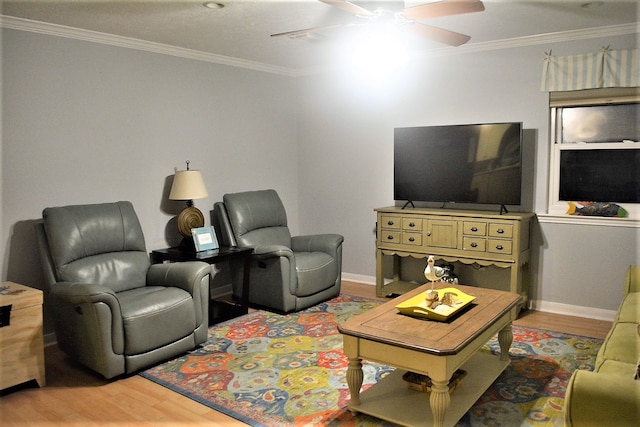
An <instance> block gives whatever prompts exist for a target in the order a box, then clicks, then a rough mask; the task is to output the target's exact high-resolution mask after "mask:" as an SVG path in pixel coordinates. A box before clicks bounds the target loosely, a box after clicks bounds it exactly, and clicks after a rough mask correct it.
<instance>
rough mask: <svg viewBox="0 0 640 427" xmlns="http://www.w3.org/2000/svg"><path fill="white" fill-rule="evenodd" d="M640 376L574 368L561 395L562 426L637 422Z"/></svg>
mask: <svg viewBox="0 0 640 427" xmlns="http://www.w3.org/2000/svg"><path fill="white" fill-rule="evenodd" d="M639 402H640V380H634V379H633V378H621V377H619V376H614V375H602V374H597V373H594V372H590V371H583V370H578V371H575V372H574V373H573V376H572V377H571V380H570V381H569V384H568V386H567V392H566V396H565V402H564V403H565V426H567V427H572V426H576V427H578V426H593V427H596V426H598V427H599V426H616V427H623V426H634V427H636V426H638V425H640V403H639Z"/></svg>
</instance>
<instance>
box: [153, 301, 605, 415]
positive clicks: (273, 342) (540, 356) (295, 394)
mask: <svg viewBox="0 0 640 427" xmlns="http://www.w3.org/2000/svg"><path fill="white" fill-rule="evenodd" d="M378 304H379V302H377V301H374V300H370V299H366V298H360V297H352V296H347V295H341V296H339V297H337V298H334V299H332V300H330V301H327V302H325V303H322V304H319V305H317V306H314V307H312V308H309V309H307V310H304V311H300V312H298V313H294V314H289V315H280V314H275V313H270V312H267V311H255V312H251V313H249V314H247V315H245V316H242V317H239V318H236V319H234V320H231V321H228V322H225V323H221V324H219V325H215V326H213V327H211V328H210V329H209V338H208V340H207V342H206V343H205V344H204V345H203V346H202V347H200V348H198V349H196V350H194V351H192V352H190V353H188V354H186V355H184V356H182V357H179V358H177V359H174V360H171V361H169V362H166V363H164V364H162V365H159V366H156V367H154V368H151V369H149V370H146V371H144V372H142V373H141V374H140V375H142V376H143V377H144V378H147V379H149V380H151V381H154V382H156V383H158V384H161V385H163V386H165V387H167V388H169V389H171V390H173V391H175V392H177V393H180V394H182V395H184V396H187V397H189V398H191V399H193V400H195V401H198V402H200V403H202V404H204V405H206V406H208V407H210V408H212V409H215V410H216V411H220V412H222V413H224V414H227V415H229V416H231V417H233V418H236V419H238V420H240V421H242V422H244V423H246V424H249V425H251V426H265V427H282V426H361V427H365V426H391V425H393V424H390V423H387V422H384V421H382V420H379V419H377V418H373V417H369V416H366V415H363V414H358V415H356V416H353V415H352V414H351V413H350V412H349V411H348V409H347V407H348V404H349V389H348V387H347V384H346V378H345V376H346V375H345V374H346V370H347V359H346V357H345V356H344V354H343V353H342V336H341V335H340V333H339V332H338V330H337V327H336V325H337V323H339V322H344V321H346V320H348V319H350V318H351V317H353V316H356V315H358V314H360V313H363V312H365V311H367V310H369V309H371V308H373V307H376V306H377V305H378ZM513 334H514V341H513V344H512V346H511V350H510V354H511V359H512V362H511V365H510V366H509V367H508V368H507V369H506V370H505V371H504V372H503V373H502V374H501V375H500V377H499V378H498V379H497V380H496V381H495V383H494V384H493V385H492V386H491V387H490V388H489V389H488V390H487V391H486V392H485V393H484V394H483V395H482V397H480V399H478V401H477V402H476V403H475V404H474V406H473V407H472V408H471V409H470V410H469V411H468V412H467V413H466V414H465V415H464V417H463V418H462V419H461V420H460V421H459V422H458V424H457V425H458V426H460V427H466V426H561V425H563V414H562V409H563V403H564V393H565V389H566V386H567V383H568V381H569V378H570V376H571V372H573V371H574V370H575V369H588V370H591V369H593V364H594V361H595V356H596V353H597V351H598V349H599V347H600V345H601V344H602V340H599V339H595V338H587V337H580V336H575V335H568V334H563V333H557V332H550V331H544V330H537V329H531V328H523V327H519V326H514V327H513ZM481 351H486V352H492V353H496V352H498V351H499V346H498V342H497V337H494V338H493V339H491V340H490V341H489V342H488V343H487V345H486V346H485V347H484V348H483V349H482V350H481ZM363 370H364V374H365V378H364V384H363V389H364V390H366V389H367V388H369V387H370V386H371V385H373V384H375V383H376V382H377V381H378V380H379V379H380V378H382V377H384V376H385V375H387V374H388V373H390V372H391V371H392V370H393V368H390V367H387V366H382V365H378V364H374V363H370V362H367V361H365V362H364V366H363ZM463 381H464V380H463ZM453 393H454V394H455V390H454V391H453Z"/></svg>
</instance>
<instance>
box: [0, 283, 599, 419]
mask: <svg viewBox="0 0 640 427" xmlns="http://www.w3.org/2000/svg"><path fill="white" fill-rule="evenodd" d="M342 291H343V293H345V294H350V295H359V296H365V297H371V298H375V288H374V287H373V286H370V285H364V284H359V283H352V282H343V285H342ZM380 300H383V301H386V299H384V298H380ZM515 323H516V324H519V325H523V326H529V327H535V328H541V329H550V330H555V331H559V332H567V333H573V334H577V335H585V336H592V337H599V338H604V336H605V335H606V333H607V332H608V331H609V329H610V328H611V322H605V321H600V320H592V319H584V318H579V317H571V316H563V315H558V314H550V313H543V312H532V311H530V312H525V313H523V315H522V316H521V317H520V318H519V319H518V320H517V321H516V322H515ZM45 354H46V370H47V386H46V387H43V388H41V389H40V388H37V386H35V385H34V384H31V383H28V384H26V385H23V386H20V387H15V388H12V389H9V390H5V391H4V392H2V394H0V396H1V397H0V425H2V426H4V427H13V426H20V427H24V426H38V427H57V426H60V427H62V426H64V427H67V426H74V427H75V426H78V427H79V426H82V427H85V426H101V427H102V426H118V427H126V426H158V425H162V426H163V427H165V426H166V427H172V426H191V427H193V426H198V425H203V426H204V425H206V426H213V427H216V426H231V427H233V426H245V425H246V424H244V423H242V422H240V421H237V420H235V419H233V418H230V417H228V416H226V415H224V414H222V413H220V412H217V411H214V410H212V409H209V408H207V407H206V406H204V405H201V404H199V403H197V402H195V401H193V400H191V399H189V398H186V397H184V396H182V395H179V394H177V393H174V392H172V391H170V390H169V389H166V388H164V387H162V386H160V385H157V384H155V383H153V382H151V381H149V380H146V379H144V378H142V377H141V376H139V375H132V376H128V377H124V378H119V379H117V380H111V381H108V380H105V379H104V378H102V377H101V376H99V375H97V374H94V373H93V372H91V371H89V370H87V369H84V368H83V367H82V366H79V365H77V364H76V363H74V362H72V361H71V360H70V359H69V358H68V357H67V356H66V355H64V354H63V353H62V352H60V351H59V350H58V349H57V347H55V346H50V347H47V348H46V349H45Z"/></svg>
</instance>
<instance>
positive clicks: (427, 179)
mask: <svg viewBox="0 0 640 427" xmlns="http://www.w3.org/2000/svg"><path fill="white" fill-rule="evenodd" d="M521 187H522V123H521V122H510V123H486V124H464V125H447V126H423V127H404V128H396V129H394V199H395V200H396V201H407V203H409V202H411V203H412V202H439V203H443V204H444V203H464V204H492V205H500V206H501V208H500V209H501V211H502V210H503V209H505V210H506V208H505V205H520V204H521V200H520V196H521ZM405 206H406V205H405Z"/></svg>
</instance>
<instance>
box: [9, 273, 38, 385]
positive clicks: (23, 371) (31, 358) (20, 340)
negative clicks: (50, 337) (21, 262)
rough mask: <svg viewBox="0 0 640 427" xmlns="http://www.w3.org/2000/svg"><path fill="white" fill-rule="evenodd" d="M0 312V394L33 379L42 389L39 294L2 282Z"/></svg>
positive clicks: (30, 289) (32, 289) (31, 289)
mask: <svg viewBox="0 0 640 427" xmlns="http://www.w3.org/2000/svg"><path fill="white" fill-rule="evenodd" d="M0 310H1V311H2V313H1V316H2V317H1V320H0V390H4V389H5V388H8V387H12V386H15V385H18V384H22V383H24V382H27V381H30V380H34V379H35V380H36V381H37V383H38V385H39V386H40V387H44V386H45V385H46V380H45V371H44V345H43V337H42V333H43V332H42V291H40V290H38V289H34V288H30V287H28V286H23V285H19V284H17V283H13V282H2V283H1V284H0Z"/></svg>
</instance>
